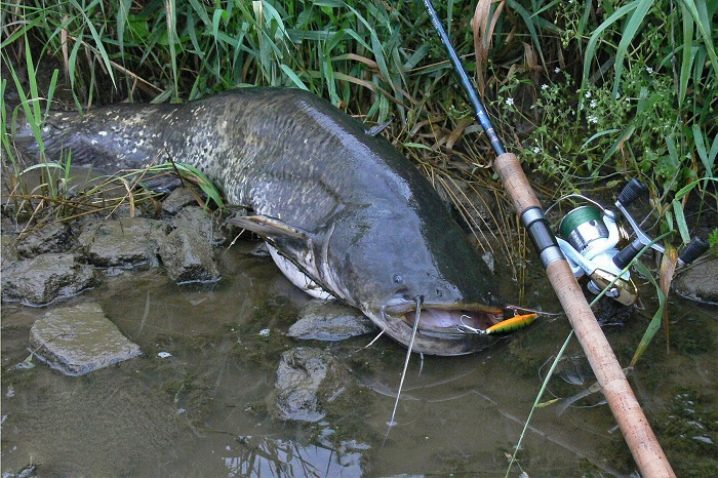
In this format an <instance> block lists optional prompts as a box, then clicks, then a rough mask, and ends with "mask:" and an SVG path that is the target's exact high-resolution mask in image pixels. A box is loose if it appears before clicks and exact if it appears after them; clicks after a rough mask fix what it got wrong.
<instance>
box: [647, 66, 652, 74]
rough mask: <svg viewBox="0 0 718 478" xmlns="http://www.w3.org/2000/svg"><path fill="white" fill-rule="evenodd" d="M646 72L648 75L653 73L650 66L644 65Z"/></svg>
mask: <svg viewBox="0 0 718 478" xmlns="http://www.w3.org/2000/svg"><path fill="white" fill-rule="evenodd" d="M646 72H647V73H648V74H649V75H652V74H653V68H651V67H650V66H647V67H646Z"/></svg>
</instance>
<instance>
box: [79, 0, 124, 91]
mask: <svg viewBox="0 0 718 478" xmlns="http://www.w3.org/2000/svg"><path fill="white" fill-rule="evenodd" d="M70 3H71V4H72V5H73V6H74V7H75V9H76V10H77V11H78V12H79V13H80V14H81V15H82V17H83V19H84V20H85V22H84V25H85V26H87V28H88V29H89V30H90V35H91V36H92V39H93V40H94V42H95V47H96V48H97V51H98V52H99V54H100V59H101V60H102V63H104V65H105V69H106V70H107V74H108V75H109V76H110V80H112V85H113V86H114V87H115V88H117V83H116V82H115V74H114V71H113V69H112V63H111V62H110V55H108V54H107V50H105V44H104V42H103V41H102V37H101V36H100V34H99V33H98V32H97V29H96V28H95V25H94V24H93V22H92V20H90V18H89V17H88V16H87V12H86V11H85V9H84V8H83V7H82V6H80V4H79V3H77V0H70Z"/></svg>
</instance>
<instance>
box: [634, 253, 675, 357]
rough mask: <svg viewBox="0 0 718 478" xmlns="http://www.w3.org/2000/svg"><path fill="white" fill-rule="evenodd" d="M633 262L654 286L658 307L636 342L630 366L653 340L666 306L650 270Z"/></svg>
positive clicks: (638, 262)
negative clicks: (639, 339)
mask: <svg viewBox="0 0 718 478" xmlns="http://www.w3.org/2000/svg"><path fill="white" fill-rule="evenodd" d="M633 264H634V267H635V268H636V269H637V270H638V272H639V273H640V274H641V275H642V276H643V277H646V278H648V280H649V281H650V282H651V284H653V286H654V287H655V289H656V296H657V297H658V309H657V310H656V313H655V314H653V318H652V319H651V321H650V322H649V324H648V327H646V331H645V332H644V333H643V337H641V341H640V342H639V343H638V346H637V347H636V351H635V352H634V353H633V358H631V364H630V366H631V367H634V366H635V365H636V363H637V362H638V360H639V359H640V358H641V356H642V355H643V353H644V352H645V351H646V349H647V348H648V346H649V345H650V343H651V341H653V337H654V336H655V335H656V332H658V331H659V330H660V328H661V323H662V319H663V310H664V309H665V307H666V296H665V294H664V293H663V291H662V290H661V288H660V287H659V285H658V283H657V282H656V279H655V278H654V277H653V274H652V273H651V271H649V270H648V269H647V268H646V266H644V265H643V264H642V263H641V262H640V261H634V263H633Z"/></svg>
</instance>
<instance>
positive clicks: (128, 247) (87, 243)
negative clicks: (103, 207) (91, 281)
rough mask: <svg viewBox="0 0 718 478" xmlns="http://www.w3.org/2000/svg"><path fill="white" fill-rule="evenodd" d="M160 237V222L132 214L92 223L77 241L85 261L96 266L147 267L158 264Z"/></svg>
mask: <svg viewBox="0 0 718 478" xmlns="http://www.w3.org/2000/svg"><path fill="white" fill-rule="evenodd" d="M163 236H164V225H163V223H162V222H161V221H156V220H153V219H146V218H142V217H133V218H121V219H117V220H112V221H103V222H98V223H94V224H91V225H89V226H88V227H86V228H85V229H84V230H83V231H82V233H81V234H80V237H79V242H80V244H81V245H82V247H83V249H84V252H85V255H86V256H87V258H88V260H89V261H90V262H91V263H92V264H94V265H96V266H98V267H107V268H119V269H134V268H140V269H148V268H152V267H157V266H158V265H159V260H158V259H157V249H158V244H159V243H160V242H161V240H162V239H163Z"/></svg>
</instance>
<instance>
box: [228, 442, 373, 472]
mask: <svg viewBox="0 0 718 478" xmlns="http://www.w3.org/2000/svg"><path fill="white" fill-rule="evenodd" d="M325 438H326V437H325ZM237 441H238V445H237V446H236V447H229V446H228V447H227V453H228V456H225V457H224V463H225V466H226V467H227V470H228V475H227V476H228V477H232V478H234V477H237V478H239V477H270V476H272V477H275V476H276V477H288V476H296V477H299V476H304V477H316V478H319V477H357V476H362V475H363V470H362V451H364V450H367V449H368V448H369V447H368V446H367V445H363V444H358V443H356V442H354V441H342V442H340V443H339V444H338V446H334V445H333V444H332V443H330V442H328V441H326V440H324V441H323V443H320V444H309V445H301V444H299V443H297V442H293V441H289V440H281V439H272V438H266V437H252V436H244V437H239V438H238V440H237Z"/></svg>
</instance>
